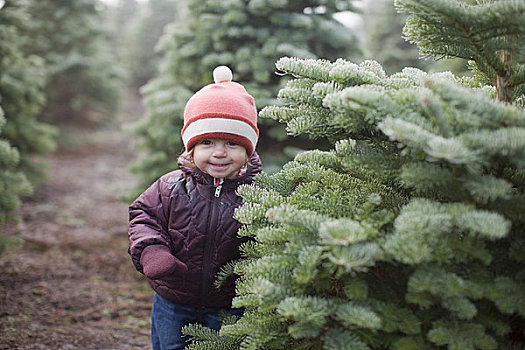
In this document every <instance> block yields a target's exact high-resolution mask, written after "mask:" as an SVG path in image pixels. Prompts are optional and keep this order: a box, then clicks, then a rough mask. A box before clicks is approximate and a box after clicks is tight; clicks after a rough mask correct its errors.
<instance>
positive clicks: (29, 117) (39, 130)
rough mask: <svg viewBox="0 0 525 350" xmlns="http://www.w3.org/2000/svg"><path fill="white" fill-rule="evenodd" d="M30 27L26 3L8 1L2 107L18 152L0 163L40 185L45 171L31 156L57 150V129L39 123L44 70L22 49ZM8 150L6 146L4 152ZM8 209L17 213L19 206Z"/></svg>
mask: <svg viewBox="0 0 525 350" xmlns="http://www.w3.org/2000/svg"><path fill="white" fill-rule="evenodd" d="M29 23H30V17H28V13H27V11H26V6H25V3H24V2H19V1H18V2H17V1H6V2H5V3H4V4H3V7H1V8H0V106H1V109H2V110H3V113H2V117H1V119H2V121H1V122H0V123H1V124H2V125H1V135H2V136H1V137H2V139H4V142H7V143H8V144H9V147H14V148H16V150H12V151H7V154H9V155H8V156H6V158H3V157H2V160H0V162H2V163H3V166H2V168H0V169H2V170H1V171H3V170H4V169H7V170H6V171H15V170H16V171H21V172H22V173H24V175H25V176H26V177H27V178H29V179H31V180H34V181H36V178H37V177H38V176H39V175H41V170H40V169H39V166H38V165H37V164H35V162H34V161H32V160H30V156H31V155H34V154H46V153H49V152H52V151H53V150H54V149H55V141H54V136H55V134H56V129H55V128H54V127H52V126H50V125H48V124H45V123H42V122H40V121H38V120H37V116H38V113H39V112H40V111H41V109H42V106H43V105H44V103H45V93H44V83H45V80H44V67H43V65H42V60H41V59H40V58H39V57H35V56H28V55H26V54H25V53H24V51H23V49H22V47H23V45H26V44H27V43H28V42H30V41H31V40H32V38H29V37H27V36H25V35H23V33H24V31H25V30H26V29H27V26H28V25H29ZM7 149H8V148H7V146H6V148H4V150H7ZM14 153H17V156H16V158H17V159H18V160H17V161H16V162H15V163H16V165H15V163H13V161H12V160H13V158H12V155H13V154H14ZM4 161H5V163H4ZM8 164H9V165H8ZM4 166H5V168H4ZM34 181H31V182H34ZM22 183H23V181H20V182H19V184H20V185H21V187H25V185H22ZM4 186H6V188H5V190H6V193H7V192H9V191H10V189H9V188H7V187H11V188H12V189H13V190H14V189H15V188H17V186H18V185H17V184H15V183H13V184H11V185H9V183H8V182H6V183H5V185H4ZM22 192H24V193H26V192H27V191H26V190H24V191H22ZM2 197H3V191H2ZM8 197H9V195H7V194H6V197H5V200H6V201H9V202H11V200H8V199H7V198H8ZM11 203H13V202H11ZM7 207H9V208H11V209H13V208H15V207H16V205H9V206H7ZM4 208H5V207H4ZM2 210H3V209H0V211H2Z"/></svg>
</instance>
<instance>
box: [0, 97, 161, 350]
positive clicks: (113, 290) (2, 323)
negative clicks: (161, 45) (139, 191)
mask: <svg viewBox="0 0 525 350" xmlns="http://www.w3.org/2000/svg"><path fill="white" fill-rule="evenodd" d="M127 96H128V98H127V99H126V100H127V101H128V103H127V104H126V106H125V108H124V110H123V113H122V114H121V116H120V117H119V118H118V119H119V120H118V121H117V124H118V125H116V126H114V127H111V128H109V129H104V130H100V131H94V132H93V131H91V132H86V131H82V130H76V131H74V132H73V133H72V134H70V135H69V136H70V138H69V140H70V141H73V142H74V143H75V144H76V145H75V146H74V147H72V148H71V149H69V150H61V151H59V152H57V153H56V154H53V155H52V156H49V157H46V158H45V161H46V163H47V164H48V165H49V169H48V171H47V173H48V175H49V179H48V180H46V181H45V182H44V183H43V184H42V185H41V186H40V188H39V189H38V190H37V192H36V193H35V195H34V197H33V198H32V199H31V200H30V201H28V202H26V203H25V204H24V205H23V207H22V208H21V209H20V210H19V211H18V212H17V214H18V215H20V216H21V218H22V219H21V222H20V223H17V224H12V225H6V226H3V227H0V232H2V233H4V234H9V235H14V236H18V237H21V238H23V239H24V240H25V243H24V245H23V246H22V247H19V248H16V249H14V250H10V251H8V252H7V253H5V254H3V255H1V256H0V271H1V273H0V298H1V299H0V349H32V350H33V349H53V350H57V349H96V350H102V349H150V348H151V346H150V344H149V313H150V307H151V297H152V294H151V291H150V289H149V286H148V285H147V283H146V282H145V280H144V279H143V278H142V276H141V275H139V274H138V273H137V272H135V271H134V268H133V266H132V264H131V262H130V259H129V257H128V254H127V203H125V202H122V201H119V200H118V197H119V196H120V195H122V194H123V193H126V191H128V190H129V189H130V188H132V187H133V186H134V179H133V176H132V175H130V174H129V172H128V171H127V168H128V164H129V163H130V161H132V160H133V159H134V157H133V155H132V152H131V149H130V146H129V136H127V135H126V134H125V133H124V132H123V131H122V130H121V128H120V125H122V124H124V123H126V122H127V121H129V120H133V119H136V117H137V116H138V115H140V113H141V109H140V104H139V103H138V102H137V100H136V99H133V98H129V96H130V95H129V94H128V95H127ZM130 101H131V103H130Z"/></svg>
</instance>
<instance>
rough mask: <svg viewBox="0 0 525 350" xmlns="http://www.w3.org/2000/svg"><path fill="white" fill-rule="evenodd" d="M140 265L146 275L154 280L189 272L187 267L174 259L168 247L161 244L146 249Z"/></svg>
mask: <svg viewBox="0 0 525 350" xmlns="http://www.w3.org/2000/svg"><path fill="white" fill-rule="evenodd" d="M140 263H141V264H142V268H143V270H144V275H146V277H148V278H149V279H152V280H157V279H161V278H163V277H167V276H168V275H171V274H174V273H184V272H186V271H188V268H187V267H186V265H185V264H184V263H182V262H181V261H180V260H179V259H177V258H176V257H174V256H173V255H172V254H171V253H170V250H169V248H168V247H166V246H163V245H160V244H157V245H151V246H148V247H146V248H145V249H144V251H143V252H142V255H141V257H140Z"/></svg>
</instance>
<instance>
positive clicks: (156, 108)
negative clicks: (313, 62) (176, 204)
mask: <svg viewBox="0 0 525 350" xmlns="http://www.w3.org/2000/svg"><path fill="white" fill-rule="evenodd" d="M187 4H188V12H187V14H186V15H185V16H184V20H182V19H178V20H177V21H175V22H173V23H172V24H171V25H169V26H168V27H167V29H166V33H165V35H164V36H163V37H162V38H161V40H160V42H159V43H158V48H159V49H160V50H161V52H162V53H163V55H164V57H163V59H162V61H161V63H160V69H159V73H158V76H157V77H156V78H155V79H153V80H152V81H150V82H149V83H148V84H147V85H146V86H145V87H144V88H143V89H142V93H143V96H144V101H145V105H146V115H145V117H144V118H143V119H142V120H140V121H139V122H138V123H137V125H136V126H135V128H134V134H135V135H137V136H138V137H139V138H140V140H141V141H143V143H141V144H140V145H139V149H141V150H142V151H143V152H144V155H143V156H142V157H141V158H139V159H138V161H137V162H136V163H135V164H134V166H133V171H134V172H135V173H137V174H138V175H139V177H140V178H141V180H142V181H143V182H142V183H141V184H140V186H139V189H138V191H137V192H140V191H141V190H143V189H144V187H145V186H147V185H148V184H150V183H151V182H152V181H154V179H155V178H157V177H158V176H160V175H161V174H163V173H164V172H165V171H166V170H169V169H173V167H175V162H176V157H177V155H178V154H180V153H181V151H182V150H183V146H182V140H181V139H180V136H179V135H180V130H181V129H182V124H183V118H182V117H183V115H182V114H183V113H182V112H183V109H184V105H185V103H186V101H187V100H188V98H189V97H190V96H191V94H192V93H194V92H195V91H197V90H198V89H200V88H201V87H202V86H204V85H207V84H210V83H212V82H213V81H212V74H211V72H212V71H213V69H214V68H215V67H216V66H218V65H227V66H229V67H230V68H231V69H232V71H233V73H234V77H233V79H234V81H236V82H239V83H241V84H243V85H244V86H245V88H246V90H247V91H248V92H249V93H250V94H251V95H253V96H254V98H255V101H256V103H257V106H258V107H262V106H265V105H267V104H269V103H275V95H276V94H277V91H278V89H279V87H280V86H281V79H280V78H279V77H278V76H276V75H275V74H274V67H273V64H274V62H275V60H277V59H278V58H279V57H281V56H282V55H294V56H299V57H310V58H317V57H324V58H329V59H334V58H336V57H341V56H343V57H350V56H352V55H353V56H354V57H355V56H356V55H358V54H359V50H358V49H357V40H356V38H355V37H354V36H353V35H352V33H351V32H350V30H349V29H348V28H345V27H344V26H343V25H342V24H341V23H339V22H337V21H336V20H335V19H334V18H333V17H332V15H333V13H334V12H336V11H342V10H353V7H352V4H351V1H346V0H344V1H343V0H340V1H328V2H327V1H272V0H251V1H246V0H234V1H204V2H203V1H198V0H189V1H188V2H187ZM321 5H322V6H321ZM321 7H322V8H323V11H320V9H321ZM259 129H260V132H261V137H260V138H261V141H260V147H259V150H261V149H262V152H261V153H264V147H268V149H269V150H270V151H272V152H274V153H278V152H281V149H282V148H283V146H282V145H281V144H277V146H275V147H273V148H272V147H271V146H273V145H274V144H276V139H277V138H278V137H279V136H278V135H281V136H282V134H284V132H280V130H282V127H281V126H280V125H278V124H276V123H272V122H271V121H270V120H267V121H266V122H264V121H262V122H261V123H259ZM153 137H155V139H152V138H153ZM280 140H281V141H282V137H281V138H280ZM263 158H264V155H263ZM263 160H264V159H263Z"/></svg>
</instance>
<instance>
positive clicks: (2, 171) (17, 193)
mask: <svg viewBox="0 0 525 350" xmlns="http://www.w3.org/2000/svg"><path fill="white" fill-rule="evenodd" d="M4 125H5V118H4V117H3V113H2V109H1V108H0V135H1V138H0V190H1V191H0V192H2V196H1V197H0V224H3V223H5V222H6V221H7V217H8V216H7V215H8V213H9V212H10V211H12V210H13V209H17V208H18V207H19V206H20V204H21V202H20V197H21V196H26V195H29V194H30V193H31V191H32V186H31V184H30V183H29V181H28V180H27V178H26V176H25V174H24V173H23V172H21V171H20V170H19V169H18V162H19V159H20V156H19V152H18V151H17V150H16V148H14V147H12V146H11V145H10V143H9V142H8V141H7V140H5V139H4V137H3V135H2V133H1V131H2V128H3V126H4ZM2 241H3V239H2V238H1V237H0V252H2V250H3V248H2V246H3V245H4V244H6V242H3V243H2ZM4 248H5V247H4Z"/></svg>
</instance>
